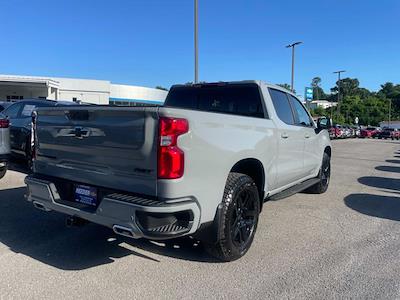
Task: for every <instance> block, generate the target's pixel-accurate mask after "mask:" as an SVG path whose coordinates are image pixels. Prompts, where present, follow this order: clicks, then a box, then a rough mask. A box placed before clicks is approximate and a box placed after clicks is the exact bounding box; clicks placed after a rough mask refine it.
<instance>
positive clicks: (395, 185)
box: [358, 176, 400, 191]
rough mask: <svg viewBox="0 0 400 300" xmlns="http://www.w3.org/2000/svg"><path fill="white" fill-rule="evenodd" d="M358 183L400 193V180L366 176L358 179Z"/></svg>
mask: <svg viewBox="0 0 400 300" xmlns="http://www.w3.org/2000/svg"><path fill="white" fill-rule="evenodd" d="M358 182H359V183H361V184H364V185H368V186H371V187H375V188H381V189H387V190H393V191H400V179H395V178H387V177H377V176H365V177H360V178H358Z"/></svg>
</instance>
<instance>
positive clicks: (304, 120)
mask: <svg viewBox="0 0 400 300" xmlns="http://www.w3.org/2000/svg"><path fill="white" fill-rule="evenodd" d="M328 128H329V119H327V118H321V119H318V122H317V124H315V123H314V121H313V120H312V119H311V116H310V114H309V112H308V111H307V110H306V109H305V107H304V106H303V104H302V103H301V101H300V100H299V99H298V98H296V96H295V95H294V94H292V93H290V92H288V91H287V90H285V89H283V88H281V87H279V86H276V85H270V84H266V83H263V82H260V81H243V82H229V83H222V82H220V83H215V84H206V83H204V84H195V85H176V86H173V87H172V88H171V90H170V92H169V94H168V96H167V99H166V101H165V105H164V106H159V107H154V106H153V107H150V106H149V107H89V106H87V107H71V108H57V107H51V108H39V109H38V110H37V117H36V120H35V122H34V133H35V134H34V137H35V141H34V149H35V151H34V153H35V157H36V158H35V160H34V174H32V175H30V176H28V177H27V178H26V180H25V182H26V183H27V185H28V193H27V199H28V201H31V202H32V203H33V205H34V206H35V207H36V208H39V209H42V210H44V211H50V210H53V211H58V212H61V213H64V214H66V215H69V216H70V217H69V218H68V220H69V223H70V224H74V223H75V221H76V220H79V218H82V219H85V220H89V221H92V222H94V223H98V224H101V225H104V226H107V227H110V228H112V229H113V230H114V232H115V233H117V234H120V235H124V236H128V237H131V238H147V239H152V240H166V239H170V238H177V237H181V236H193V237H194V238H196V239H198V240H201V241H203V243H204V244H205V247H206V249H208V250H209V251H210V253H212V254H213V255H215V256H216V257H218V258H219V259H221V260H224V261H231V260H235V259H237V258H239V257H241V256H243V255H244V254H245V253H246V252H247V251H248V249H249V248H250V246H251V244H252V241H253V238H254V235H255V232H256V229H257V225H258V216H259V213H260V211H261V208H262V206H263V203H264V199H279V198H284V197H286V196H288V195H291V194H293V193H295V192H298V191H301V190H307V191H308V192H311V193H324V192H325V191H326V190H327V188H328V185H329V181H330V180H329V178H330V157H331V151H332V150H331V144H330V140H329V134H328V132H327V130H324V129H328Z"/></svg>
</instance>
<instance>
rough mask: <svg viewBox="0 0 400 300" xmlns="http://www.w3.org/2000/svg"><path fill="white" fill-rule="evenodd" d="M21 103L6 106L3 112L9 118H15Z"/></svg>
mask: <svg viewBox="0 0 400 300" xmlns="http://www.w3.org/2000/svg"><path fill="white" fill-rule="evenodd" d="M21 106H22V103H16V104H13V105H11V106H10V107H8V108H7V109H6V110H5V111H4V112H3V114H4V115H6V116H7V117H9V118H12V119H13V118H16V117H17V116H18V113H19V111H20V109H21Z"/></svg>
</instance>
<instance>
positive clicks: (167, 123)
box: [158, 117, 189, 179]
mask: <svg viewBox="0 0 400 300" xmlns="http://www.w3.org/2000/svg"><path fill="white" fill-rule="evenodd" d="M188 131H189V123H188V121H187V120H186V119H176V118H164V117H161V118H160V120H159V145H158V178H160V179H177V178H181V177H182V176H183V172H184V169H185V154H184V153H183V151H182V150H181V149H180V148H179V147H178V136H180V135H182V134H185V133H186V132H188Z"/></svg>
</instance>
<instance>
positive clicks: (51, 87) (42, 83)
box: [0, 75, 167, 105]
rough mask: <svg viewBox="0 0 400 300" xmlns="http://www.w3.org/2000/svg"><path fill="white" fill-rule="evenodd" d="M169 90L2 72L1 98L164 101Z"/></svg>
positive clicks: (126, 102) (132, 102) (127, 102)
mask: <svg viewBox="0 0 400 300" xmlns="http://www.w3.org/2000/svg"><path fill="white" fill-rule="evenodd" d="M166 96H167V92H166V91H163V90H159V89H154V88H147V87H140V86H131V85H121V84H113V83H111V82H110V81H107V80H92V79H74V78H59V77H37V76H17V75H0V101H15V100H20V99H32V98H38V99H50V100H66V101H81V102H86V103H93V104H116V105H136V104H137V103H152V104H159V103H163V102H164V100H165V98H166Z"/></svg>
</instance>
